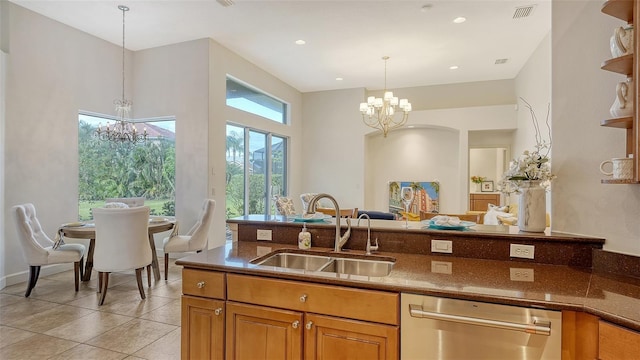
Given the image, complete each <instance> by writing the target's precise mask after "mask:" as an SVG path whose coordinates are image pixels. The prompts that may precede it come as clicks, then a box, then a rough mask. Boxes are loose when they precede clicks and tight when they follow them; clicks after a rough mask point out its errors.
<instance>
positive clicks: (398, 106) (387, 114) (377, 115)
mask: <svg viewBox="0 0 640 360" xmlns="http://www.w3.org/2000/svg"><path fill="white" fill-rule="evenodd" d="M382 60H384V97H383V98H377V97H373V96H369V97H368V98H367V102H366V103H364V102H363V103H360V112H361V113H362V121H364V123H365V124H366V125H367V126H369V127H372V128H374V129H379V130H381V131H382V134H383V135H384V137H387V133H388V132H389V130H393V129H395V128H398V127H400V126H402V125H404V124H405V123H406V122H407V119H409V112H410V111H411V103H410V102H409V100H407V99H400V100H398V98H397V97H394V96H393V92H392V91H387V60H389V57H388V56H383V57H382ZM399 112H402V113H401V114H400V115H401V116H396V114H397V113H399Z"/></svg>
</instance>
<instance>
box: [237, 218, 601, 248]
mask: <svg viewBox="0 0 640 360" xmlns="http://www.w3.org/2000/svg"><path fill="white" fill-rule="evenodd" d="M227 223H229V224H272V225H278V226H293V227H298V228H300V227H302V224H303V223H302V222H296V221H294V218H292V217H286V216H282V215H262V214H261V215H257V214H251V215H244V216H239V217H235V218H231V219H228V220H227ZM335 224H336V223H335V218H331V219H326V220H324V221H320V222H307V223H306V226H307V228H318V227H322V228H334V227H335ZM341 225H342V228H346V221H345V220H344V219H343V220H342V222H341ZM427 225H428V224H426V223H425V222H422V221H409V222H408V226H409V228H408V229H407V228H405V221H404V220H378V219H373V220H371V231H374V230H376V231H380V232H398V231H402V232H404V233H418V234H419V233H422V234H424V233H431V234H447V235H451V234H452V233H451V231H449V230H437V229H431V228H429V227H428V226H427ZM351 227H352V228H354V229H358V228H360V229H366V228H367V221H362V222H360V223H359V224H358V222H357V221H356V219H352V221H351ZM455 235H456V236H461V237H473V238H481V237H492V238H495V237H505V238H513V237H518V238H526V239H529V240H536V239H543V240H545V241H578V242H583V241H587V242H599V243H604V242H605V240H604V239H603V238H598V237H590V236H585V235H576V234H570V233H563V232H556V231H551V228H547V229H546V230H545V231H544V232H540V233H537V232H531V233H526V232H522V231H520V229H519V228H518V227H517V226H506V225H484V224H477V225H475V226H473V227H471V228H469V229H467V230H465V231H456V232H455Z"/></svg>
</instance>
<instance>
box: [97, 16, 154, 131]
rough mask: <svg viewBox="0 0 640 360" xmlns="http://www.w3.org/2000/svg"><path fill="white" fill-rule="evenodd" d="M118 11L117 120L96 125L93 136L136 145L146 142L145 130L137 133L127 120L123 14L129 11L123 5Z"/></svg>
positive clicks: (129, 104) (128, 105) (115, 101)
mask: <svg viewBox="0 0 640 360" xmlns="http://www.w3.org/2000/svg"><path fill="white" fill-rule="evenodd" d="M118 9H119V10H121V11H122V98H121V99H119V100H114V104H115V105H116V113H117V116H118V117H117V119H116V121H115V124H113V126H110V125H109V123H108V122H107V126H106V128H104V129H103V128H102V125H101V124H100V125H98V129H96V132H95V136H96V137H97V138H99V139H101V140H108V141H112V142H115V143H129V144H133V143H137V142H141V141H146V140H147V128H146V127H145V128H144V131H143V132H142V133H140V132H138V129H137V128H136V123H135V122H133V121H131V120H129V112H130V111H131V101H129V100H127V99H126V98H125V74H126V71H125V54H126V47H125V40H126V37H125V36H126V31H125V30H126V28H125V13H126V12H127V11H129V7H127V6H125V5H118Z"/></svg>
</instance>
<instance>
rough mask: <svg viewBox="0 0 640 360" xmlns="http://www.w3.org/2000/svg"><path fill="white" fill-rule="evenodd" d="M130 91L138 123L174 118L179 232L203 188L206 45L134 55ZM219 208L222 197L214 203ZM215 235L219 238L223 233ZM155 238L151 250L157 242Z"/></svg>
mask: <svg viewBox="0 0 640 360" xmlns="http://www.w3.org/2000/svg"><path fill="white" fill-rule="evenodd" d="M132 71H133V84H134V86H133V89H134V92H133V93H134V94H133V95H134V96H133V98H134V104H133V108H134V109H135V115H136V117H137V118H148V117H158V116H167V115H171V116H175V118H176V218H177V220H178V222H179V224H180V227H179V228H180V229H183V231H186V230H188V229H189V228H191V226H192V225H193V224H194V223H195V222H196V220H197V218H198V215H199V214H200V209H201V208H202V203H203V201H204V199H205V198H207V193H208V192H207V189H208V173H209V172H208V171H207V169H208V162H207V161H208V141H207V140H208V130H207V129H208V124H209V77H208V74H209V42H208V40H206V39H202V40H196V41H189V42H185V43H180V44H174V45H169V46H162V47H158V48H154V49H148V50H143V51H137V52H135V54H134V66H133V70H132ZM215 200H216V201H217V202H216V210H219V211H220V209H224V207H222V206H221V207H220V208H218V207H217V205H221V204H224V197H223V196H222V197H220V196H219V197H218V198H216V199H215ZM214 228H215V229H218V231H216V232H215V236H224V228H223V229H219V226H218V227H212V229H214ZM166 236H167V234H159V235H158V236H156V248H158V249H162V242H161V240H162V238H163V237H166Z"/></svg>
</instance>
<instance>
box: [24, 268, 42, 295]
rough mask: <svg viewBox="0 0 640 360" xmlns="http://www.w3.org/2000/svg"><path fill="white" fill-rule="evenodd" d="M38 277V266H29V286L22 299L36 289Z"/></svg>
mask: <svg viewBox="0 0 640 360" xmlns="http://www.w3.org/2000/svg"><path fill="white" fill-rule="evenodd" d="M38 276H40V266H29V284H28V285H27V291H26V292H25V293H24V297H29V296H30V295H31V290H33V288H34V287H36V283H37V282H38Z"/></svg>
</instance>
